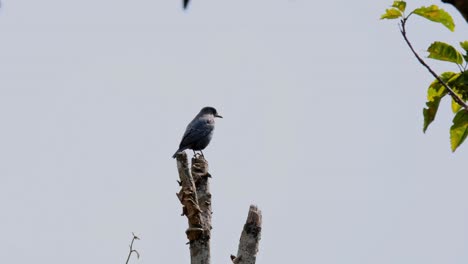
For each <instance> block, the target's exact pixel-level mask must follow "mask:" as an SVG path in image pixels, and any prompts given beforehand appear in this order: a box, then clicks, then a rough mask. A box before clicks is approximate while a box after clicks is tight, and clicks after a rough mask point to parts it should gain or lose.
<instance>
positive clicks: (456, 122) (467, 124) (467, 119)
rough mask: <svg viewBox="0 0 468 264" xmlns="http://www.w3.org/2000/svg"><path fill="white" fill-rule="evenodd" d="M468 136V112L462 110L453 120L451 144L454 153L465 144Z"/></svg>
mask: <svg viewBox="0 0 468 264" xmlns="http://www.w3.org/2000/svg"><path fill="white" fill-rule="evenodd" d="M466 136H468V112H467V111H466V110H461V111H460V112H458V113H457V114H456V115H455V117H454V118H453V125H452V127H450V143H451V146H452V151H453V152H455V150H456V149H457V148H458V147H459V146H460V145H461V144H462V143H463V141H464V140H465V139H466Z"/></svg>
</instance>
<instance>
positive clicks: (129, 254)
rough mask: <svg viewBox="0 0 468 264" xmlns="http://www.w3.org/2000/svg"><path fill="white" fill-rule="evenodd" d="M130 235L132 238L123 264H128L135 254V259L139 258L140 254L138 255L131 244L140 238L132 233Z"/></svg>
mask: <svg viewBox="0 0 468 264" xmlns="http://www.w3.org/2000/svg"><path fill="white" fill-rule="evenodd" d="M132 235H133V238H132V242H131V243H130V251H129V252H128V257H127V261H126V262H125V264H128V261H130V257H131V256H132V254H133V253H135V254H136V256H137V259H139V258H140V253H138V251H137V250H136V249H133V242H135V240H140V238H139V237H137V236H136V235H135V234H134V233H133V232H132Z"/></svg>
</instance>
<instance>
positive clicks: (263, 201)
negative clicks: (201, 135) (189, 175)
mask: <svg viewBox="0 0 468 264" xmlns="http://www.w3.org/2000/svg"><path fill="white" fill-rule="evenodd" d="M180 2H181V1H150V0H141V1H133V2H129V1H121V0H112V1H110V0H93V1H90V0H83V1H63V0H43V1H33V0H15V1H12V0H3V7H2V9H0V80H1V88H0V122H1V125H2V128H1V130H0V160H1V161H2V162H0V175H1V176H0V179H1V183H0V208H2V217H1V220H0V234H1V239H0V259H1V260H2V262H3V263H9V264H13V263H14V264H16V263H18V264H23V263H52V264H59V263H60V264H61V263H67V264H82V263H124V262H125V258H126V254H127V253H128V244H129V242H130V239H131V232H135V233H136V234H138V235H139V236H140V237H141V238H142V240H141V241H137V242H136V243H135V247H136V248H137V249H138V250H139V251H140V253H141V255H142V257H141V259H140V260H136V259H134V260H132V262H131V263H188V261H189V254H188V246H187V245H185V243H186V237H185V234H184V231H185V229H186V227H187V222H186V219H185V218H184V217H181V216H180V212H181V207H180V204H179V202H178V200H177V198H176V196H175V193H176V192H177V191H178V185H177V183H176V180H177V170H176V164H175V161H174V160H173V159H172V158H171V155H172V154H173V152H174V151H175V150H176V149H177V146H178V143H179V140H180V137H181V135H182V133H183V131H184V129H185V126H186V124H187V122H189V121H190V120H191V119H192V118H193V116H194V115H195V114H196V113H197V112H198V111H199V110H200V108H201V107H203V106H206V105H212V106H214V107H216V108H217V109H218V111H219V113H220V114H222V115H223V116H224V119H222V120H219V121H218V123H217V128H216V131H215V135H214V139H213V141H212V143H211V145H210V146H209V147H208V149H207V150H206V151H205V155H206V157H207V159H208V160H209V162H210V170H211V173H212V175H213V179H212V181H211V187H212V193H213V211H214V216H213V217H214V218H213V226H214V229H213V231H212V234H213V237H212V249H213V253H212V256H213V263H228V262H229V255H230V254H231V253H235V252H236V251H237V243H238V240H239V235H240V232H241V228H242V225H243V223H244V221H245V217H246V213H247V210H248V207H249V204H251V203H255V204H258V206H259V207H260V208H261V209H262V210H263V216H264V226H263V228H264V230H263V236H262V241H261V244H260V253H259V257H258V263H320V264H345V263H346V264H351V263H352V264H374V263H380V264H395V263H398V264H414V263H424V264H440V263H451V264H462V263H463V264H465V263H467V262H468V250H467V248H468V203H467V202H466V201H467V200H468V192H467V185H468V175H467V174H466V172H465V171H466V164H467V158H468V143H465V145H463V146H462V147H461V148H460V149H459V150H458V151H457V153H455V154H452V153H451V151H450V146H449V135H448V129H449V127H450V125H451V117H452V114H451V113H450V107H449V102H448V101H444V102H443V103H442V105H441V111H440V113H439V115H438V117H437V120H436V121H435V123H434V124H432V125H431V127H430V128H429V131H428V133H427V134H423V133H422V108H423V106H424V100H425V95H426V87H427V86H428V85H429V83H430V82H431V81H432V78H431V76H430V75H429V74H428V73H427V72H426V71H425V69H423V68H422V67H421V66H420V65H419V64H418V63H417V62H416V60H415V59H414V58H413V57H412V55H411V54H410V52H409V50H408V48H407V47H406V46H405V45H404V43H403V40H402V39H401V36H400V35H399V32H398V28H397V25H396V22H393V21H382V22H381V21H379V20H378V18H379V16H380V15H381V14H382V12H383V11H384V9H385V8H386V7H387V6H388V5H390V4H391V2H392V1H371V0H365V1H304V0H291V1H288V0H281V1H278V0H274V1H272V0H259V1H247V0H238V1H219V0H217V1H215V0H193V3H192V4H191V5H190V8H189V10H188V12H183V11H182V10H181V3H180ZM431 3H436V4H438V5H442V4H441V3H440V2H439V1H417V3H414V2H411V3H409V7H408V8H415V7H417V6H419V5H423V4H424V5H429V4H431ZM443 7H444V8H445V9H446V10H448V11H449V12H450V13H452V14H453V16H454V18H455V22H456V24H457V30H456V32H455V33H451V32H449V31H448V30H446V29H445V28H444V27H442V26H441V25H437V24H431V23H429V22H426V21H424V20H423V19H420V18H416V17H415V18H414V19H412V21H410V22H409V25H408V31H409V37H410V39H411V40H413V42H414V45H415V47H416V50H417V51H419V52H421V54H424V50H425V49H426V48H427V46H428V45H429V44H430V43H431V41H434V40H443V41H446V42H449V43H452V44H457V42H458V41H461V40H466V36H467V35H468V34H467V33H468V25H467V24H466V23H465V22H464V21H463V19H462V17H461V16H460V15H459V14H458V13H457V12H456V11H455V9H454V8H452V7H451V6H447V5H443ZM429 62H430V63H431V65H434V68H435V69H436V70H437V71H438V72H441V71H442V70H444V69H454V68H453V67H452V66H450V65H448V64H444V63H436V62H434V61H429Z"/></svg>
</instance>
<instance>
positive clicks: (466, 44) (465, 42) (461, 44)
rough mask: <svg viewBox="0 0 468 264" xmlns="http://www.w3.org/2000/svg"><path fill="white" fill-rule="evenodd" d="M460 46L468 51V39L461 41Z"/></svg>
mask: <svg viewBox="0 0 468 264" xmlns="http://www.w3.org/2000/svg"><path fill="white" fill-rule="evenodd" d="M460 46H461V47H462V48H463V49H464V50H465V51H466V52H468V40H465V41H463V42H460Z"/></svg>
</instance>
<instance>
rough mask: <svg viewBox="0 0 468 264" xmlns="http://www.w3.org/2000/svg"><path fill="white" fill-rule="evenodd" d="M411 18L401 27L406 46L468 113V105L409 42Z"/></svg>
mask: <svg viewBox="0 0 468 264" xmlns="http://www.w3.org/2000/svg"><path fill="white" fill-rule="evenodd" d="M410 16H411V14H409V15H408V16H407V17H405V18H403V19H402V20H401V27H400V32H401V35H403V38H404V39H405V41H406V44H408V47H409V48H410V49H411V51H412V52H413V54H414V56H415V57H416V59H418V61H419V63H421V64H422V65H423V66H424V67H426V69H427V70H428V71H429V72H430V73H431V74H432V76H434V77H435V78H436V79H437V81H439V83H440V84H442V86H444V87H445V89H447V92H448V93H449V94H450V96H451V97H452V98H453V100H454V101H455V102H456V103H457V104H459V105H460V106H462V107H463V108H464V109H465V110H466V111H468V105H467V104H466V103H465V102H464V101H463V100H462V99H461V98H460V97H459V96H458V95H457V94H456V93H455V92H454V91H453V89H452V88H450V87H449V86H448V85H447V84H446V83H445V82H444V81H443V80H442V79H441V78H440V77H439V75H437V73H435V72H434V71H433V70H432V69H431V67H429V65H427V64H426V62H425V61H424V60H423V59H422V58H421V57H420V56H419V55H418V53H416V51H415V50H414V48H413V45H411V42H410V41H409V40H408V37H407V36H406V21H407V20H408V18H409V17H410Z"/></svg>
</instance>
